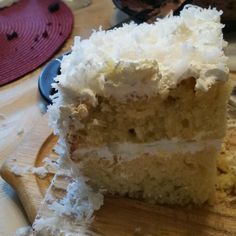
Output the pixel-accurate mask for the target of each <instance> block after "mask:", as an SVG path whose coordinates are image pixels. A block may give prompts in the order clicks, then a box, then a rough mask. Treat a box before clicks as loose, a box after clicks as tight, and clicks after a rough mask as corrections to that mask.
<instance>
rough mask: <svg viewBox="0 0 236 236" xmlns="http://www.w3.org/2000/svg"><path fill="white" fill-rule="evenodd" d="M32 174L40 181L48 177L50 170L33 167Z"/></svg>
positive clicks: (42, 167)
mask: <svg viewBox="0 0 236 236" xmlns="http://www.w3.org/2000/svg"><path fill="white" fill-rule="evenodd" d="M32 173H33V174H35V175H37V176H38V177H39V178H40V179H44V178H46V177H47V175H48V170H47V169H46V168H45V167H44V166H40V167H33V168H32Z"/></svg>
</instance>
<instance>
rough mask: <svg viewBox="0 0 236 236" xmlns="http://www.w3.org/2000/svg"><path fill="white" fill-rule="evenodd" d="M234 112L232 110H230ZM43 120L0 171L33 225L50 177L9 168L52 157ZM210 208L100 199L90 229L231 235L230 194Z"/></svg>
mask: <svg viewBox="0 0 236 236" xmlns="http://www.w3.org/2000/svg"><path fill="white" fill-rule="evenodd" d="M233 113H234V111H233ZM47 123H48V121H47V116H44V117H43V118H42V119H40V120H39V122H38V124H37V126H36V127H35V128H34V129H33V130H32V132H31V134H30V135H29V136H27V137H26V138H25V140H24V141H23V142H22V143H21V144H20V146H19V147H18V149H17V150H16V151H15V153H14V154H12V155H11V157H10V158H9V160H7V161H6V162H5V164H4V165H3V166H2V168H1V175H2V177H3V178H4V179H5V180H6V181H7V182H8V183H9V184H10V185H11V186H12V187H13V188H14V189H15V190H16V192H17V194H18V196H19V198H20V200H21V202H22V204H23V206H24V208H25V211H26V213H27V216H28V218H29V220H30V222H31V223H33V221H34V219H35V216H36V214H37V210H38V209H39V207H40V203H41V202H42V200H43V198H44V195H45V192H46V190H47V188H48V186H49V185H50V182H51V179H52V178H53V174H50V175H48V176H47V177H46V178H44V179H40V178H39V177H37V176H36V175H33V174H32V173H27V174H23V175H22V176H16V175H15V174H14V173H13V172H12V166H14V165H17V166H21V167H28V166H30V167H38V166H41V165H43V163H42V161H43V160H44V159H45V158H46V157H48V156H53V151H52V150H53V147H54V145H55V143H56V141H57V139H56V137H54V136H53V135H52V133H51V130H50V129H49V128H48V125H47ZM226 144H227V145H226V146H227V148H228V149H229V150H230V151H231V153H232V152H234V150H236V126H235V127H234V126H232V127H231V128H229V129H228V133H227V140H226ZM225 198H226V199H224V202H223V203H222V202H221V203H220V204H215V205H214V206H203V207H187V208H183V207H173V206H172V207H170V206H163V205H162V206H161V205H152V204H147V203H144V202H141V201H137V200H131V199H128V198H121V197H105V204H104V206H103V207H102V208H101V209H100V210H99V211H97V212H96V214H95V220H94V223H93V224H92V228H93V229H94V231H96V232H98V233H99V234H102V235H109V236H110V235H121V236H122V235H171V236H172V235H212V236H213V235H214V236H215V235H220V236H223V235H236V201H235V197H234V195H229V196H227V197H225Z"/></svg>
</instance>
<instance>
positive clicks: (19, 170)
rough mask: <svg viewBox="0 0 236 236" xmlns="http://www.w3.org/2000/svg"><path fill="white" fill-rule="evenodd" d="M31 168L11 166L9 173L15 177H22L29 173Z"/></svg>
mask: <svg viewBox="0 0 236 236" xmlns="http://www.w3.org/2000/svg"><path fill="white" fill-rule="evenodd" d="M30 171H31V167H30V166H19V165H16V164H15V165H13V166H12V167H11V172H12V173H13V174H14V175H16V176H23V175H25V174H28V173H30Z"/></svg>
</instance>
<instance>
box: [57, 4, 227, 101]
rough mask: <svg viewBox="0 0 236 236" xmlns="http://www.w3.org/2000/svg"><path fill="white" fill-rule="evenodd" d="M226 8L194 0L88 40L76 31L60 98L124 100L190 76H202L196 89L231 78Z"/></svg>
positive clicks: (164, 90) (65, 59)
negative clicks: (225, 35) (175, 13)
mask: <svg viewBox="0 0 236 236" xmlns="http://www.w3.org/2000/svg"><path fill="white" fill-rule="evenodd" d="M221 14H222V11H217V10H216V9H215V8H213V9H210V8H209V9H203V8H200V7H197V6H191V5H188V6H186V7H185V8H184V9H183V10H182V12H181V13H180V16H173V15H170V16H168V17H166V18H164V19H158V20H157V21H156V22H155V23H154V24H147V23H143V24H140V25H137V24H135V23H130V24H125V25H124V26H123V27H121V28H117V29H113V30H110V31H104V30H101V29H100V30H99V31H98V32H93V34H92V35H91V37H90V38H89V39H86V40H81V39H80V37H76V38H75V42H74V45H73V47H72V53H71V54H69V55H66V56H64V57H63V59H62V62H61V75H59V76H57V78H56V81H58V82H59V83H58V84H55V85H54V86H55V87H56V88H57V89H58V90H59V92H58V94H57V95H56V97H54V103H55V102H56V101H57V102H58V103H62V104H68V103H72V102H73V101H74V99H76V100H78V98H79V99H80V100H81V101H83V100H86V101H87V102H89V103H91V104H92V105H93V106H96V104H97V96H105V97H113V98H115V99H117V100H119V101H123V102H125V101H126V100H127V99H130V98H133V97H142V96H148V97H150V96H153V95H155V94H156V93H159V94H161V95H163V96H167V95H168V92H169V89H171V88H174V87H176V85H177V84H178V83H179V82H180V81H182V80H184V79H187V78H190V77H194V78H195V79H196V86H195V89H196V90H202V91H207V90H208V89H209V88H210V87H211V86H212V85H213V84H214V83H215V82H216V81H219V80H222V81H224V80H227V78H228V68H227V66H226V60H227V58H226V57H225V55H224V52H223V50H222V49H223V48H224V46H226V42H225V41H224V40H223V35H222V28H223V27H224V26H223V25H222V24H221V23H220V16H221ZM60 95H62V96H60ZM57 97H58V98H57Z"/></svg>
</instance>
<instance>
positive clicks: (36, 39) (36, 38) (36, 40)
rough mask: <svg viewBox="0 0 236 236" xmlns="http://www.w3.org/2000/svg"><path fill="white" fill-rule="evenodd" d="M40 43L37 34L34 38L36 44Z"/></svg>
mask: <svg viewBox="0 0 236 236" xmlns="http://www.w3.org/2000/svg"><path fill="white" fill-rule="evenodd" d="M38 41H39V35H38V34H37V35H36V36H35V38H34V42H38Z"/></svg>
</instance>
